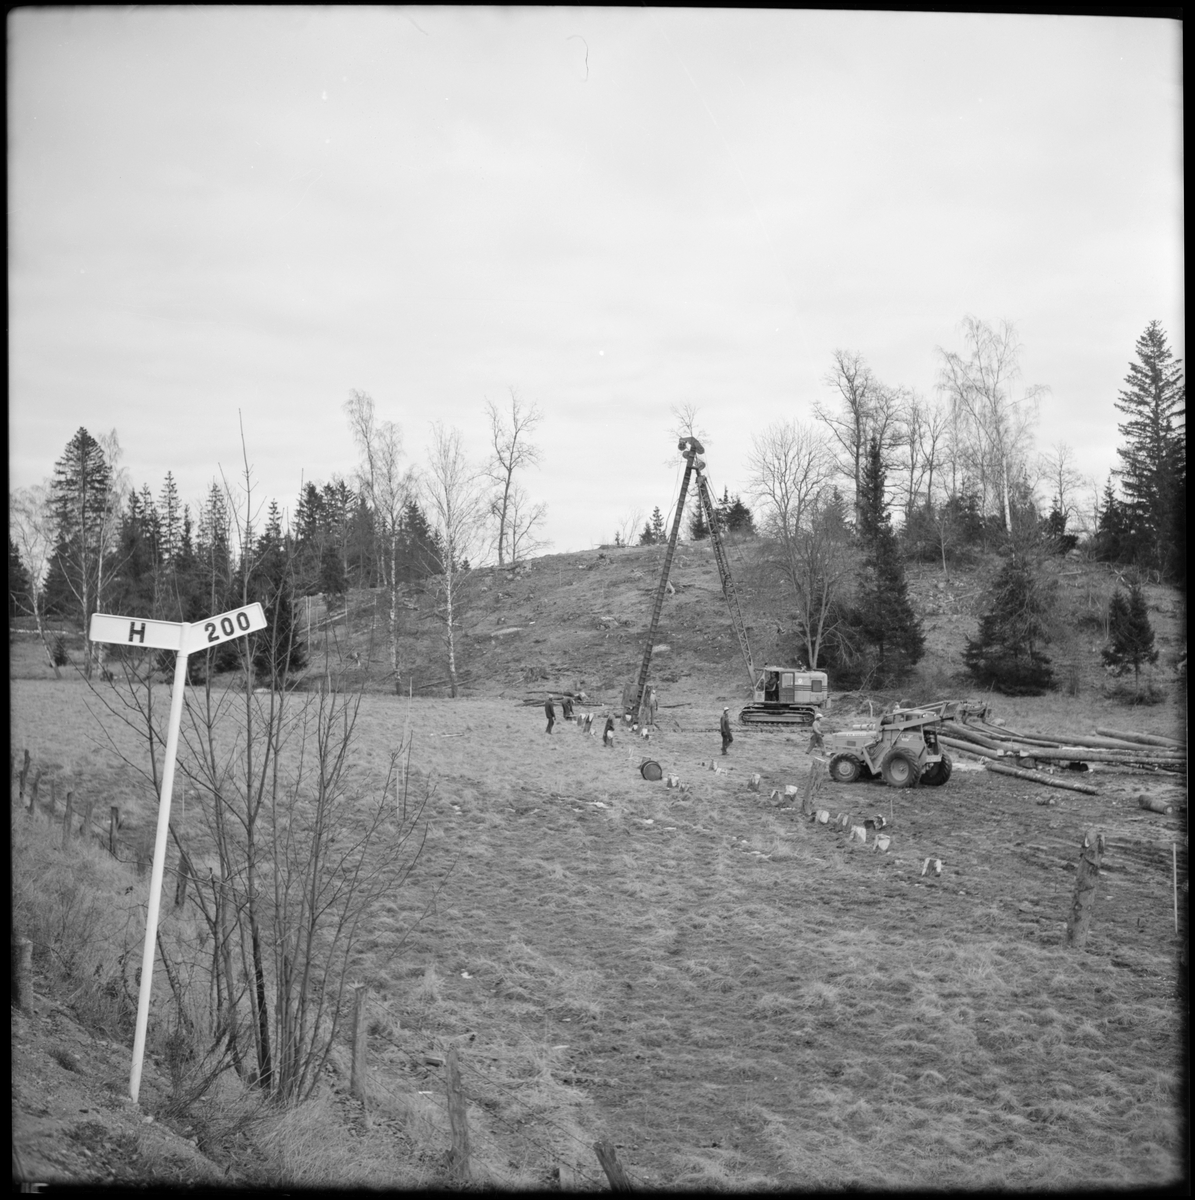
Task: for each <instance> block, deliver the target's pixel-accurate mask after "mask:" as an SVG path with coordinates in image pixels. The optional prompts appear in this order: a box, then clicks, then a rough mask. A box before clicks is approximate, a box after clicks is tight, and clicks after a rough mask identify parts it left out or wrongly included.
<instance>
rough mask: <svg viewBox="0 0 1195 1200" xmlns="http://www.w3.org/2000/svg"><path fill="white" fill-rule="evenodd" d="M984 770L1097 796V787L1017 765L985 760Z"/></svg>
mask: <svg viewBox="0 0 1195 1200" xmlns="http://www.w3.org/2000/svg"><path fill="white" fill-rule="evenodd" d="M983 766H984V770H987V771H994V772H995V773H996V774H997V775H1011V776H1013V778H1014V779H1028V780H1029V782H1030V783H1041V784H1044V785H1045V786H1046V787H1056V788H1065V789H1066V790H1067V791H1068V792H1085V793H1086V794H1087V795H1088V796H1098V795H1099V794H1100V793H1099V789H1098V788H1093V787H1091V786H1089V785H1088V784H1086V783H1072V782H1071V781H1070V780H1069V779H1055V778H1054V777H1053V776H1051V775H1043V774H1042V773H1041V772H1040V771H1022V770H1021V769H1020V768H1019V767H1005V766H1001V765H1000V764H999V763H994V762H985V763H984V764H983Z"/></svg>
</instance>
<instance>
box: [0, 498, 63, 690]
mask: <svg viewBox="0 0 1195 1200" xmlns="http://www.w3.org/2000/svg"><path fill="white" fill-rule="evenodd" d="M8 532H9V536H10V537H11V538H12V539H13V541H14V542H15V543H16V545H17V549H18V550H20V552H21V559H22V561H23V562H24V564H25V568H26V570H28V572H29V604H30V606H31V608H32V609H33V619H34V621H35V622H36V623H37V633H38V636H39V637H40V638H41V642H42V646H43V648H44V649H45V652H46V661H47V662H48V663H49V664H50V666H51V668H52V669H53V671H54V678H55V679H60V678H61V677H62V675H61V672H60V671H59V669H58V664H57V663H56V662H55V661H54V652H53V650H52V649H51V647H50V640H49V637H48V635H47V633H46V626H45V584H46V576H47V574H49V570H50V560H51V558H53V556H54V533H55V524H54V502H53V499H52V498H51V495H50V483H49V480H47V481H46V482H45V483H40V484H34V486H33V487H28V488H21V489H19V490H18V491H16V492H14V493H12V495H11V496H10V497H9V501H8Z"/></svg>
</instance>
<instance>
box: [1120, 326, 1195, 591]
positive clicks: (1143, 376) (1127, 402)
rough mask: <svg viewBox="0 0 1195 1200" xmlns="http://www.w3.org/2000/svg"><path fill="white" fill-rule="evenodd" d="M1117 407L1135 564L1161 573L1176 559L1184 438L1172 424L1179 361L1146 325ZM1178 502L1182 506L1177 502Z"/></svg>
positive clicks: (1179, 400) (1182, 398) (1177, 409)
mask: <svg viewBox="0 0 1195 1200" xmlns="http://www.w3.org/2000/svg"><path fill="white" fill-rule="evenodd" d="M1116 407H1117V408H1118V409H1119V410H1120V411H1121V412H1122V413H1124V414H1125V417H1126V418H1127V419H1126V420H1125V421H1124V423H1123V424H1121V425H1119V426H1118V427H1117V428H1118V429H1119V430H1120V436H1121V444H1120V448H1119V449H1118V451H1117V453H1118V454H1119V455H1120V458H1121V462H1122V464H1123V465H1122V466H1121V468H1120V471H1119V474H1120V477H1121V486H1122V488H1123V490H1124V494H1125V500H1126V504H1127V507H1128V511H1129V516H1130V523H1131V527H1132V536H1133V539H1134V543H1135V544H1134V546H1133V551H1134V559H1133V560H1134V561H1137V562H1140V563H1142V564H1143V565H1146V566H1148V567H1151V568H1152V569H1154V570H1157V571H1165V570H1167V568H1168V567H1169V566H1171V565H1173V560H1174V558H1175V554H1174V550H1175V547H1176V545H1177V544H1178V543H1177V533H1178V531H1177V529H1176V528H1175V523H1176V521H1177V520H1178V519H1179V518H1180V516H1181V514H1180V512H1179V511H1177V509H1176V500H1177V499H1179V497H1180V495H1185V483H1184V485H1183V487H1182V489H1181V492H1180V489H1179V488H1178V487H1176V484H1177V482H1178V481H1177V479H1176V476H1178V475H1184V476H1185V462H1184V457H1185V456H1184V441H1185V439H1184V437H1183V434H1182V432H1181V431H1176V429H1175V423H1176V421H1177V419H1178V417H1179V416H1180V414H1182V413H1183V412H1185V407H1186V389H1185V386H1184V383H1183V372H1182V366H1181V361H1180V360H1179V359H1176V358H1174V356H1173V355H1172V354H1171V352H1170V346H1169V345H1168V343H1167V340H1166V333H1165V331H1164V330H1163V329H1162V326H1161V324H1160V323H1159V322H1158V321H1151V322H1150V323H1149V325H1148V326H1147V327H1146V330H1145V332H1144V333H1143V334H1142V335H1141V336H1140V337H1139V338H1138V339H1137V359H1136V361H1135V362H1133V363H1131V364H1130V365H1129V373H1128V375H1126V376H1125V387H1124V388H1123V389H1122V390H1121V392H1120V397H1119V399H1118V400H1117V401H1116ZM1180 502H1181V501H1180Z"/></svg>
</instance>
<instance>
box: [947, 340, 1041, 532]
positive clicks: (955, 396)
mask: <svg viewBox="0 0 1195 1200" xmlns="http://www.w3.org/2000/svg"><path fill="white" fill-rule="evenodd" d="M962 329H963V341H964V343H965V349H964V351H963V352H962V353H959V352H956V351H951V350H944V349H942V347H941V346H939V347H938V356H939V358H940V359H941V370H940V373H939V380H938V386H939V388H940V390H941V391H942V392H943V394H944V395H945V397H946V402H947V405H948V407H949V410H950V414H951V419H952V421H953V423H954V426H955V429H956V430H957V431H958V437H959V441H960V442H961V443H962V444H961V446H960V449H962V450H963V452H964V455H965V457H966V458H967V459H968V460H969V462H970V465H971V467H972V469H973V470H974V472H975V473H976V475H977V477H978V479H977V481H978V484H979V490H980V498H981V502H982V503H983V504H984V508H985V512H986V511H987V508H988V506H989V505H990V504H992V502H993V500H994V502H995V507H996V508H997V509H998V511H999V512H1000V515H1001V519H1002V520H1003V523H1004V529H1005V532H1006V533H1011V532H1012V496H1013V493H1014V491H1015V490H1016V487H1017V485H1018V484H1020V483H1022V482H1023V481H1024V476H1025V468H1026V459H1027V455H1028V451H1029V443H1030V436H1031V433H1032V430H1033V425H1034V422H1035V421H1036V419H1037V403H1038V400H1039V399H1040V397H1041V396H1042V395H1043V394H1045V393H1046V392H1047V390H1048V389H1047V388H1045V387H1043V386H1041V385H1037V384H1035V385H1033V386H1031V387H1027V388H1025V389H1024V390H1023V392H1022V393H1021V395H1020V396H1019V397H1017V396H1015V395H1014V387H1015V384H1016V380H1017V379H1018V377H1019V375H1020V341H1019V339H1018V337H1017V332H1016V329H1015V327H1014V326H1012V325H1011V324H1009V322H1007V321H1002V322H1001V324H1000V328H999V329H993V328H992V326H990V325H988V324H987V323H986V322H984V321H980V320H979V319H978V318H976V317H967V318H966V319H965V320H964V321H963V326H962ZM968 452H969V453H968Z"/></svg>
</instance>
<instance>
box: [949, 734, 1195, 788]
mask: <svg viewBox="0 0 1195 1200" xmlns="http://www.w3.org/2000/svg"><path fill="white" fill-rule="evenodd" d="M945 728H946V729H948V730H949V732H942V731H939V733H938V741H940V742H941V743H942V745H943V746H946V747H948V748H949V749H951V750H962V751H966V752H967V753H969V754H974V755H975V756H977V757H978V758H982V759H983V760H984V766H985V767H986V768H987V769H988V770H989V771H994V772H995V773H997V774H1000V775H1014V776H1017V777H1018V778H1024V779H1032V780H1034V781H1035V782H1037V783H1044V784H1048V785H1049V786H1051V787H1061V788H1067V789H1069V790H1072V791H1078V792H1089V793H1091V794H1095V792H1096V789H1095V788H1093V787H1090V786H1088V785H1086V784H1080V783H1075V782H1072V781H1068V780H1061V779H1053V778H1051V777H1049V776H1046V775H1041V774H1039V773H1037V768H1038V766H1039V765H1042V766H1046V765H1049V766H1068V767H1069V766H1073V767H1075V768H1078V769H1082V767H1083V766H1084V765H1086V764H1088V763H1102V764H1108V765H1113V766H1117V767H1124V768H1129V769H1134V770H1144V771H1176V772H1180V773H1185V771H1186V766H1187V750H1186V746H1185V745H1184V744H1183V743H1182V742H1179V741H1176V740H1175V739H1173V738H1165V737H1161V736H1159V735H1157V734H1144V733H1130V732H1126V731H1124V730H1114V729H1097V730H1096V731H1095V734H1094V735H1092V734H1066V735H1059V736H1055V735H1047V734H1041V733H1019V732H1017V731H1015V730H1011V729H1008V728H1006V727H1004V726H997V725H990V724H988V723H987V722H986V721H984V720H979V721H973V722H965V721H961V722H955V723H951V724H950V725H949V726H946V727H945Z"/></svg>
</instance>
